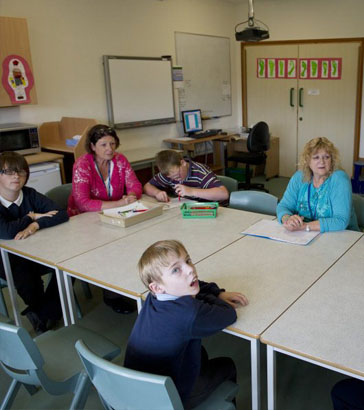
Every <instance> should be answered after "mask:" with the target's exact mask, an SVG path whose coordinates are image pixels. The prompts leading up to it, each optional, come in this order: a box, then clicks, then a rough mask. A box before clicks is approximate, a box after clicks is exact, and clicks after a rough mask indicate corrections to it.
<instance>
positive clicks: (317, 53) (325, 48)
mask: <svg viewBox="0 0 364 410" xmlns="http://www.w3.org/2000/svg"><path fill="white" fill-rule="evenodd" d="M359 48H360V43H355V42H353V43H321V44H301V45H300V46H299V58H303V59H305V58H342V69H341V78H340V79H334V80H325V79H320V80H304V79H300V80H299V84H298V88H299V93H301V97H302V98H301V100H302V105H303V106H302V107H299V108H298V127H297V129H298V145H297V148H298V153H300V152H302V149H303V147H304V145H305V144H306V142H307V141H309V140H310V139H311V138H314V137H326V138H328V139H329V140H330V141H332V142H333V143H334V144H335V146H336V147H337V148H338V149H339V152H340V157H341V161H342V165H343V167H344V169H345V171H346V172H347V173H348V175H349V176H351V174H352V167H353V158H354V140H355V115H356V99H357V70H358V58H359Z"/></svg>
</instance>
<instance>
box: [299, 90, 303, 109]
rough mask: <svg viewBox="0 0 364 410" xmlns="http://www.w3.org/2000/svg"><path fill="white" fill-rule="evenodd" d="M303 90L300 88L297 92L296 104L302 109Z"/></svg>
mask: <svg viewBox="0 0 364 410" xmlns="http://www.w3.org/2000/svg"><path fill="white" fill-rule="evenodd" d="M302 97H303V88H300V90H299V98H298V104H299V106H300V107H303V99H302Z"/></svg>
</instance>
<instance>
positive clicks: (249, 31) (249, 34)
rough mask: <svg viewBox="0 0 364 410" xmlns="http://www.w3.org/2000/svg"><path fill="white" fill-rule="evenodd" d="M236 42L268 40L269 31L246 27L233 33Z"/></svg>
mask: <svg viewBox="0 0 364 410" xmlns="http://www.w3.org/2000/svg"><path fill="white" fill-rule="evenodd" d="M235 38H236V40H237V41H261V40H267V39H268V38H269V31H268V30H265V29H263V28H260V27H247V28H245V29H244V30H242V31H236V32H235Z"/></svg>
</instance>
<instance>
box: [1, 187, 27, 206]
mask: <svg viewBox="0 0 364 410" xmlns="http://www.w3.org/2000/svg"><path fill="white" fill-rule="evenodd" d="M0 202H1V205H3V206H5V208H9V206H10V205H12V204H15V205H18V206H20V205H21V203H22V202H23V191H20V192H19V196H18V198H16V200H15V201H13V202H10V201H8V200H7V199H5V198H3V197H2V196H1V195H0Z"/></svg>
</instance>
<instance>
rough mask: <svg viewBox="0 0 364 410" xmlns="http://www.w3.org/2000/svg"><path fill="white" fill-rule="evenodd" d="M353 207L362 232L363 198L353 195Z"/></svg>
mask: <svg viewBox="0 0 364 410" xmlns="http://www.w3.org/2000/svg"><path fill="white" fill-rule="evenodd" d="M353 206H354V210H355V213H356V217H357V219H358V225H359V228H360V230H361V231H364V197H362V196H360V195H357V194H353Z"/></svg>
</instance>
